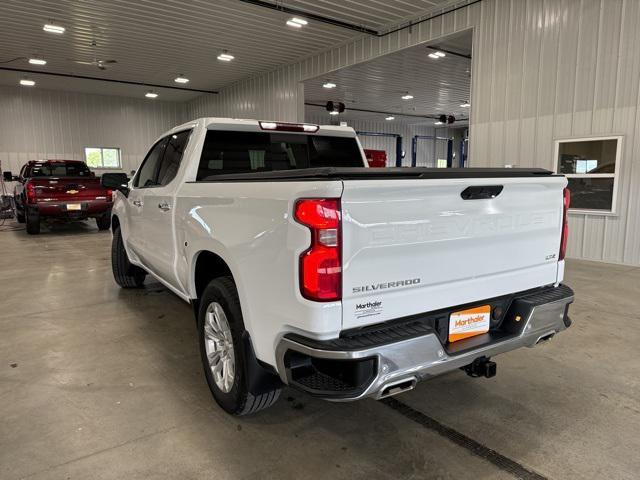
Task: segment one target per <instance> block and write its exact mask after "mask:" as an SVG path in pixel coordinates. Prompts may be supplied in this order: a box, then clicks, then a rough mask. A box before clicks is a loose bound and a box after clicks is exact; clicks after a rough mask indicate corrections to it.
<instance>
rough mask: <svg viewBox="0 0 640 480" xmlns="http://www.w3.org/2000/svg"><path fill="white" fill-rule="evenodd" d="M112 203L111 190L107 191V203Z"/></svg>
mask: <svg viewBox="0 0 640 480" xmlns="http://www.w3.org/2000/svg"><path fill="white" fill-rule="evenodd" d="M112 201H113V190H110V189H107V202H112Z"/></svg>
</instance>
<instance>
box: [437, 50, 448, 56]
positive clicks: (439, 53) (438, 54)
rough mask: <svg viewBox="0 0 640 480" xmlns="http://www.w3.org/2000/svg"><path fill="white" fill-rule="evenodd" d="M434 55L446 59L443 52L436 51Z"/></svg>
mask: <svg viewBox="0 0 640 480" xmlns="http://www.w3.org/2000/svg"><path fill="white" fill-rule="evenodd" d="M436 55H437V56H438V57H446V55H445V53H444V52H441V51H440V50H438V51H437V52H436Z"/></svg>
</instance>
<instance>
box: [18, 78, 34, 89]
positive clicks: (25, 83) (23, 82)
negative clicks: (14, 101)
mask: <svg viewBox="0 0 640 480" xmlns="http://www.w3.org/2000/svg"><path fill="white" fill-rule="evenodd" d="M35 84H36V82H34V81H33V80H29V79H28V78H23V79H22V80H20V85H22V86H23V87H33V86H34V85H35Z"/></svg>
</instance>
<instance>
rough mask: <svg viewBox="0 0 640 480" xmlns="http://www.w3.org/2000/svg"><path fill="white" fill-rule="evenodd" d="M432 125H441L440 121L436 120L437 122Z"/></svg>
mask: <svg viewBox="0 0 640 480" xmlns="http://www.w3.org/2000/svg"><path fill="white" fill-rule="evenodd" d="M434 125H442V122H440V121H438V122H436V123H434Z"/></svg>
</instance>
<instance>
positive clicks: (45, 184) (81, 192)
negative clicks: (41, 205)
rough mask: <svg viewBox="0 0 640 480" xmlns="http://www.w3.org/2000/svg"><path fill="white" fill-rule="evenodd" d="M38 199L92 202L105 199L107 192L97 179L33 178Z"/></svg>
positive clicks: (32, 181)
mask: <svg viewBox="0 0 640 480" xmlns="http://www.w3.org/2000/svg"><path fill="white" fill-rule="evenodd" d="M30 182H31V183H33V185H34V187H35V189H36V194H37V196H38V198H39V199H43V200H45V199H46V200H49V201H59V202H72V201H74V200H93V199H95V198H96V197H104V198H105V199H106V195H107V191H106V189H105V188H103V187H102V185H100V179H98V178H86V177H77V178H76V177H47V178H42V177H41V178H37V177H36V178H33V179H31V180H30Z"/></svg>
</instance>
